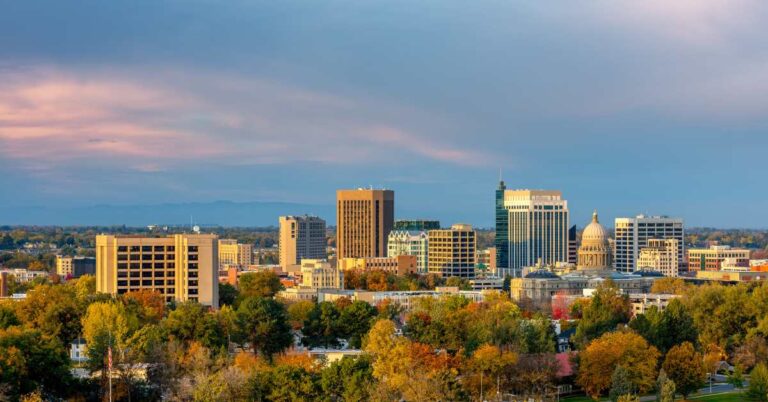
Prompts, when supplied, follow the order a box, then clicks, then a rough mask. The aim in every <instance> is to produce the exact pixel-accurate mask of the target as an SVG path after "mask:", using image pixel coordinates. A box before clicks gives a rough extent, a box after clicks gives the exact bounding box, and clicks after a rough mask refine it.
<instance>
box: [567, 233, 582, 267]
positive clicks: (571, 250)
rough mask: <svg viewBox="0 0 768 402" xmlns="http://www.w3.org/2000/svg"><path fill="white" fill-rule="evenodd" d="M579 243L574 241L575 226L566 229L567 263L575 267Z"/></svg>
mask: <svg viewBox="0 0 768 402" xmlns="http://www.w3.org/2000/svg"><path fill="white" fill-rule="evenodd" d="M578 252H579V241H578V240H577V239H576V225H573V226H571V228H570V229H568V261H567V262H568V263H569V264H573V265H576V263H577V262H578V259H577V257H578Z"/></svg>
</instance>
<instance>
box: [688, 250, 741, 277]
mask: <svg viewBox="0 0 768 402" xmlns="http://www.w3.org/2000/svg"><path fill="white" fill-rule="evenodd" d="M726 259H729V260H730V261H731V263H730V265H732V266H739V267H749V250H747V249H743V248H731V247H730V246H711V247H709V248H692V249H689V250H688V271H691V272H696V271H719V270H720V269H722V265H723V262H724V261H725V260H726Z"/></svg>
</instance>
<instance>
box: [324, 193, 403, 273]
mask: <svg viewBox="0 0 768 402" xmlns="http://www.w3.org/2000/svg"><path fill="white" fill-rule="evenodd" d="M394 219H395V192H394V191H392V190H367V189H357V190H338V191H336V250H337V251H336V256H337V259H339V260H341V259H342V258H349V257H352V258H360V257H386V256H387V236H389V232H390V231H391V230H392V226H393V224H394Z"/></svg>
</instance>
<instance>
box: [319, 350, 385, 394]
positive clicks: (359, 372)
mask: <svg viewBox="0 0 768 402" xmlns="http://www.w3.org/2000/svg"><path fill="white" fill-rule="evenodd" d="M372 363H373V362H372V359H371V357H370V356H369V355H362V356H360V357H357V358H351V357H344V358H342V359H341V360H337V361H335V362H333V363H331V364H330V365H329V366H328V367H327V368H326V369H324V370H323V372H322V374H321V379H320V386H321V388H322V391H323V395H325V397H326V398H328V399H330V400H331V401H349V402H352V401H366V400H370V399H371V395H370V390H371V389H373V388H374V387H375V381H376V380H375V379H374V378H373V366H372Z"/></svg>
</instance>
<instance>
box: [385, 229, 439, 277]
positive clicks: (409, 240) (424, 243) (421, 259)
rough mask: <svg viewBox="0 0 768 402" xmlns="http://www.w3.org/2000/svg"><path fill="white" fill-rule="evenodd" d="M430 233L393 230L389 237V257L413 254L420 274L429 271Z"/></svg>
mask: <svg viewBox="0 0 768 402" xmlns="http://www.w3.org/2000/svg"><path fill="white" fill-rule="evenodd" d="M428 247H429V234H428V233H427V232H425V231H413V230H393V231H391V232H389V236H388V238H387V257H398V256H401V255H412V256H415V257H416V268H417V270H418V272H419V273H420V274H422V273H426V272H427V266H428V262H429V258H428Z"/></svg>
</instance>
